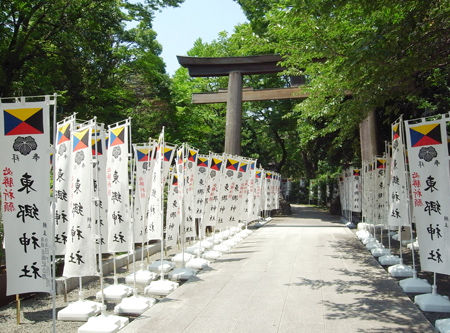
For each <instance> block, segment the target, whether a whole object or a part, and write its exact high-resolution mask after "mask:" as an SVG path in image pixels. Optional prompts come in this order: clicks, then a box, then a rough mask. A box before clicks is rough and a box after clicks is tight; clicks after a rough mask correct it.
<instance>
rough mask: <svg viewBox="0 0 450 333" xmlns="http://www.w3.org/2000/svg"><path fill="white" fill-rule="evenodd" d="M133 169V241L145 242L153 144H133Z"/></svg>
mask: <svg viewBox="0 0 450 333" xmlns="http://www.w3.org/2000/svg"><path fill="white" fill-rule="evenodd" d="M133 149H134V158H135V161H136V162H135V164H136V171H135V181H136V186H135V193H134V198H133V200H134V241H135V242H140V243H145V242H146V241H147V238H148V235H147V234H148V230H147V223H146V220H147V219H146V216H147V202H148V192H149V188H150V167H151V156H152V152H153V144H140V145H137V144H133Z"/></svg>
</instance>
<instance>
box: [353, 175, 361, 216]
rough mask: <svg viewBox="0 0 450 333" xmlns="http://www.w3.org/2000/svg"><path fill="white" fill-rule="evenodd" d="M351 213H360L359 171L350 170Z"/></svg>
mask: <svg viewBox="0 0 450 333" xmlns="http://www.w3.org/2000/svg"><path fill="white" fill-rule="evenodd" d="M352 211H353V212H356V213H359V212H361V169H352Z"/></svg>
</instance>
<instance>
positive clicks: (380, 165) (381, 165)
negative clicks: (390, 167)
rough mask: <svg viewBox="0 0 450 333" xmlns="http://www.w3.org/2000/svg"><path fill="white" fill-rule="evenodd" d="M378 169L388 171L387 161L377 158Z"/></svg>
mask: <svg viewBox="0 0 450 333" xmlns="http://www.w3.org/2000/svg"><path fill="white" fill-rule="evenodd" d="M377 169H386V160H385V159H382V158H377Z"/></svg>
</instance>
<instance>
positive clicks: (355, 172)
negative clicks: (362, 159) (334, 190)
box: [353, 169, 361, 176]
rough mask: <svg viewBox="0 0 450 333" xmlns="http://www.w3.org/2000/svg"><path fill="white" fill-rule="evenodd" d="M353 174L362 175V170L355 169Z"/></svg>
mask: <svg viewBox="0 0 450 333" xmlns="http://www.w3.org/2000/svg"><path fill="white" fill-rule="evenodd" d="M353 176H361V170H359V169H353Z"/></svg>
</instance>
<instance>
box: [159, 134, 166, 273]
mask: <svg viewBox="0 0 450 333" xmlns="http://www.w3.org/2000/svg"><path fill="white" fill-rule="evenodd" d="M162 132H163V142H162V147H160V148H159V154H160V155H161V156H159V158H160V159H161V165H160V166H159V167H160V170H159V172H160V173H161V175H162V176H163V174H162V173H163V168H164V164H163V163H164V148H165V141H164V126H163V128H162ZM159 186H161V207H160V209H161V281H163V280H164V270H163V267H164V265H163V260H164V179H163V177H161V184H159Z"/></svg>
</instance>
